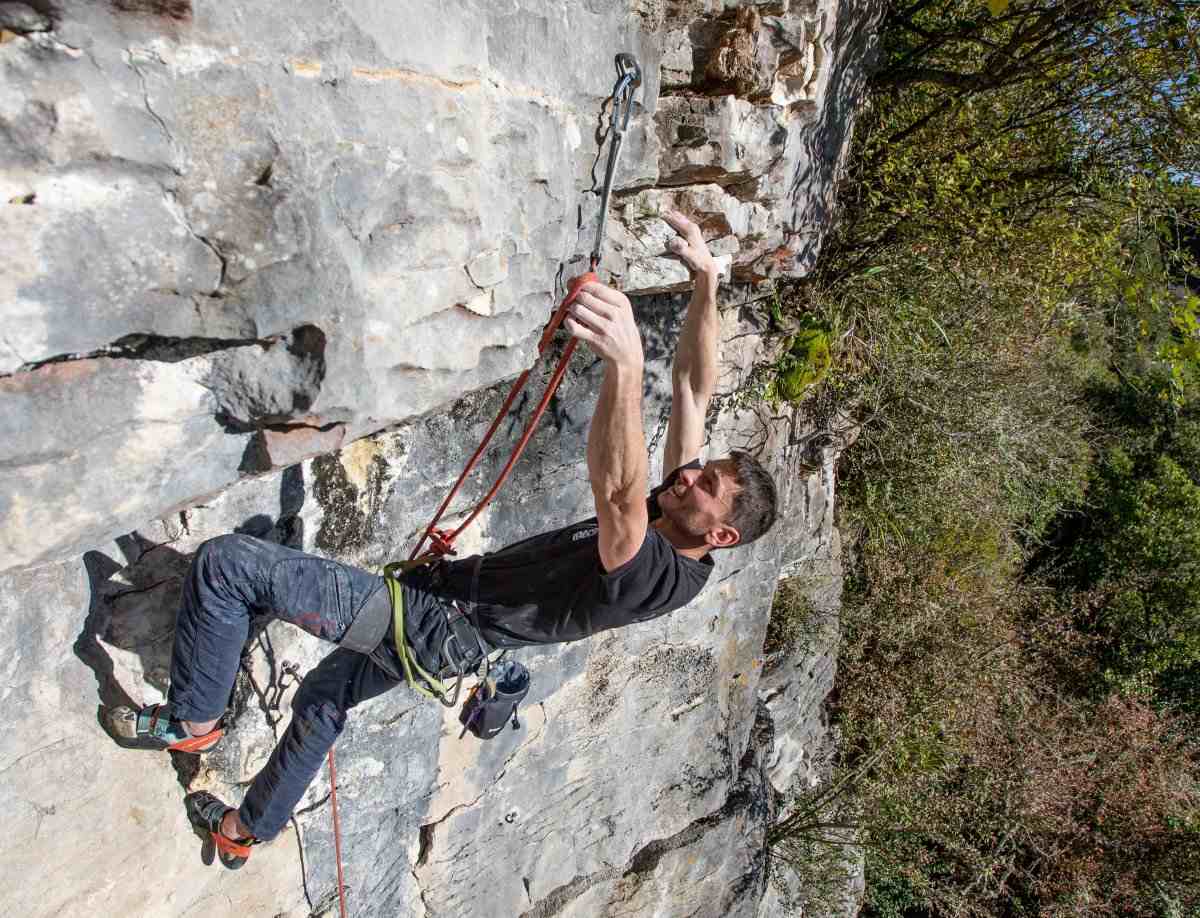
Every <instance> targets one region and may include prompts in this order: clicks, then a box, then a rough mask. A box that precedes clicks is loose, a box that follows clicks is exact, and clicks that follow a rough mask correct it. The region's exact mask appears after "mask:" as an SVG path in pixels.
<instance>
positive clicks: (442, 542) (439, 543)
mask: <svg viewBox="0 0 1200 918" xmlns="http://www.w3.org/2000/svg"><path fill="white" fill-rule="evenodd" d="M454 536H455V533H453V532H448V531H446V530H445V529H431V530H429V548H430V550H431V551H432V552H434V553H435V554H437V555H438V556H439V557H445V556H446V555H457V554H458V552H456V551H455V550H454V544H453V542H454Z"/></svg>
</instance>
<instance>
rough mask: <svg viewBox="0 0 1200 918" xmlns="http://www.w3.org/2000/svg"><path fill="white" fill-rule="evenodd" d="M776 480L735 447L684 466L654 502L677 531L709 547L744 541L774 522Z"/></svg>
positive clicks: (721, 546)
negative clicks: (696, 464)
mask: <svg viewBox="0 0 1200 918" xmlns="http://www.w3.org/2000/svg"><path fill="white" fill-rule="evenodd" d="M776 502H777V497H776V492H775V482H774V481H773V480H772V479H771V476H770V474H769V473H768V472H767V470H766V469H764V468H763V467H762V464H761V463H759V462H758V460H756V459H755V458H754V457H753V456H751V455H750V454H749V453H743V452H741V451H739V450H734V451H733V452H732V453H730V454H729V456H728V457H726V458H724V459H715V460H713V461H712V462H709V463H708V464H706V465H705V466H704V467H703V468H702V469H684V470H683V471H682V472H680V473H679V477H678V478H677V479H676V480H675V484H674V485H673V486H672V487H670V488H667V489H666V490H665V491H663V492H662V493H660V494H659V497H658V506H659V508H660V509H661V510H662V514H663V516H665V517H666V518H667V519H668V520H669V521H670V522H671V523H672V524H673V525H674V526H675V527H676V528H678V529H679V530H680V531H681V532H682V533H684V534H686V535H688V536H690V537H692V538H694V539H697V540H701V539H702V540H703V541H704V542H705V543H706V544H707V545H708V547H709V548H732V547H733V546H735V545H745V544H747V543H749V542H753V541H754V540H755V539H757V538H759V537H760V536H762V535H765V534H766V532H767V530H769V529H770V528H771V526H772V525H774V523H775V513H776Z"/></svg>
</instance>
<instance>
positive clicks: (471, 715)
mask: <svg viewBox="0 0 1200 918" xmlns="http://www.w3.org/2000/svg"><path fill="white" fill-rule="evenodd" d="M528 694H529V670H527V669H526V668H525V667H524V666H522V665H521V664H520V663H518V662H516V661H515V660H506V661H504V662H503V663H501V664H500V665H499V666H497V667H495V668H494V669H493V670H492V672H491V674H489V676H488V678H486V679H484V680H483V681H482V682H480V683H479V684H478V685H476V686H475V688H473V689H472V690H471V694H470V695H468V696H467V700H466V701H464V702H463V706H462V709H461V710H460V711H459V712H458V721H459V723H461V724H462V725H463V730H462V733H461V734H459V736H460V738H461V737H463V736H466V734H467V731H470V732H471V733H473V734H474V735H475V736H477V737H479V738H480V739H491V738H492V737H494V736H497V735H499V733H500V731H501V730H503V729H504V725H505V724H507V723H511V724H512V728H513V729H514V730H517V729H519V728H520V726H521V722H520V721H519V720H518V719H517V706H518V705H519V704H520V703H521V702H522V701H523V700H524V698H525V696H526V695H528Z"/></svg>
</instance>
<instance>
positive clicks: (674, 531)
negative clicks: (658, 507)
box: [650, 516, 709, 561]
mask: <svg viewBox="0 0 1200 918" xmlns="http://www.w3.org/2000/svg"><path fill="white" fill-rule="evenodd" d="M650 525H651V526H653V527H654V528H655V529H657V530H658V531H659V533H660V534H661V535H662V537H663V538H664V539H666V540H667V541H668V542H670V543H671V545H672V547H673V548H674V549H675V550H676V551H677V552H679V553H680V554H681V555H687V556H688V557H689V558H692V559H693V560H695V561H699V560H700V559H701V558H703V557H704V556H705V555H707V554H708V552H709V545H708V542H706V541H705V540H704V537H703V536H694V535H690V534H688V533H686V532H683V531H682V530H680V529H679V528H678V527H677V526H676V525H675V524H674V523H672V522H671V521H670V520H669V519H667V518H666V517H665V516H660V517H659V518H658V519H656V520H655V521H654V522H653V523H651V524H650Z"/></svg>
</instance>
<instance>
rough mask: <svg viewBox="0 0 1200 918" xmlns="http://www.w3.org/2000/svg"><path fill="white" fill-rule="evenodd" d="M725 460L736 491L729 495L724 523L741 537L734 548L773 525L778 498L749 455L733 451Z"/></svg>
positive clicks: (759, 465) (765, 473) (771, 482)
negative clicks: (736, 488) (731, 499)
mask: <svg viewBox="0 0 1200 918" xmlns="http://www.w3.org/2000/svg"><path fill="white" fill-rule="evenodd" d="M729 460H730V461H731V462H732V463H733V476H734V478H735V479H736V481H737V486H738V488H739V490H738V491H737V492H736V493H735V494H734V495H733V508H732V509H731V510H730V511H729V518H728V519H727V520H726V521H725V523H726V525H729V526H732V527H733V528H734V529H736V530H737V531H738V535H740V536H741V539H740V540H739V541H738V543H737V544H738V545H749V544H750V543H751V542H753V541H754V540H755V539H759V538H761V537H762V536H764V535H766V534H767V531H768V530H769V529H770V528H771V527H772V526H774V525H775V516H776V513H777V512H778V503H779V496H778V493H777V492H776V490H775V480H774V479H773V478H772V477H771V473H770V472H768V471H767V470H766V469H765V468H764V467H763V464H762V463H761V462H759V461H758V460H757V459H755V458H754V457H753V456H751V455H750V454H749V453H747V452H743V451H742V450H738V449H735V450H733V451H732V452H730V454H729ZM733 547H735V548H736V547H737V546H733Z"/></svg>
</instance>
